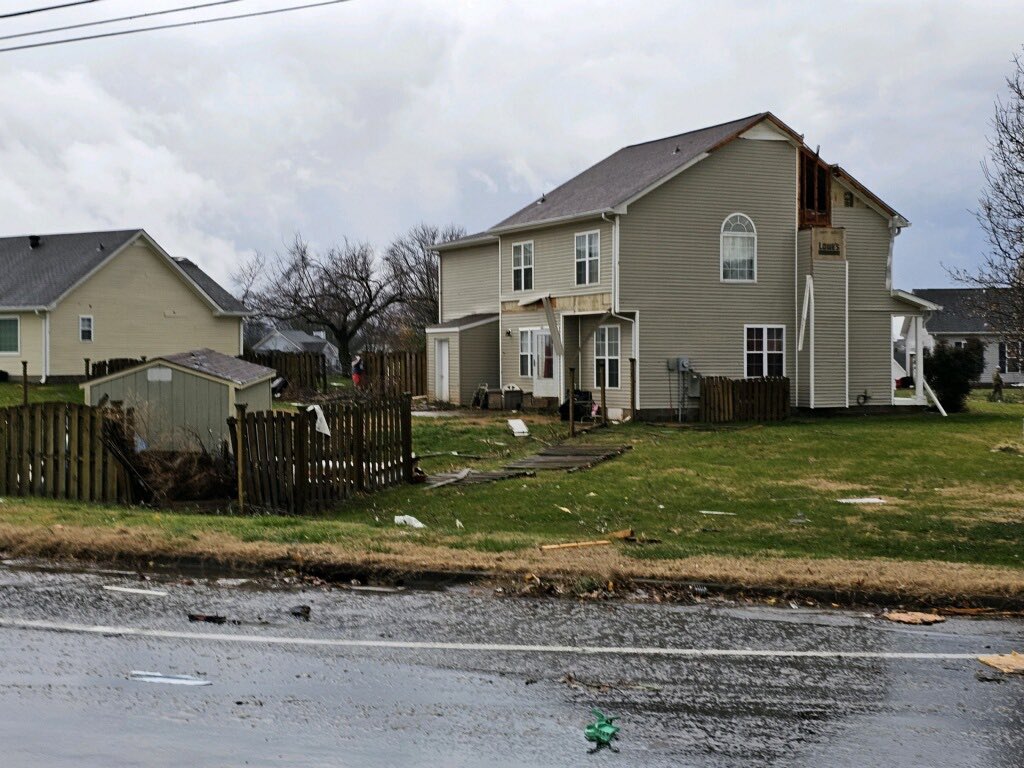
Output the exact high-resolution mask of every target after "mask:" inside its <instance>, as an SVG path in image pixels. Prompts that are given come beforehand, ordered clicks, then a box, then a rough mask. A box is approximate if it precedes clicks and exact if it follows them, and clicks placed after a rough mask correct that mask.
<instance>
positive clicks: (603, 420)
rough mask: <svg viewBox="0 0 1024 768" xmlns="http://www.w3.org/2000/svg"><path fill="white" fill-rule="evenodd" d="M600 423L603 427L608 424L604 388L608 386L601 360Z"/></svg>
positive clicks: (603, 362) (603, 363)
mask: <svg viewBox="0 0 1024 768" xmlns="http://www.w3.org/2000/svg"><path fill="white" fill-rule="evenodd" d="M600 376H601V424H602V425H603V426H605V427H607V426H608V402H607V398H606V397H605V390H606V388H607V386H608V375H607V372H606V371H605V361H604V360H602V361H601V373H600Z"/></svg>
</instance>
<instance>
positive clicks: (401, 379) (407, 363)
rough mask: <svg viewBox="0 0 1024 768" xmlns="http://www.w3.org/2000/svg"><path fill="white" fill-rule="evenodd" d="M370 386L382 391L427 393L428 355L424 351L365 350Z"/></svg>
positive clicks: (416, 395)
mask: <svg viewBox="0 0 1024 768" xmlns="http://www.w3.org/2000/svg"><path fill="white" fill-rule="evenodd" d="M362 358H363V363H364V364H365V365H366V376H367V380H368V382H369V386H370V387H372V388H374V389H377V388H379V389H380V391H382V392H392V393H399V392H408V393H409V394H411V395H412V396H413V397H419V396H420V395H425V394H427V356H426V354H425V353H423V352H364V353H363V354H362Z"/></svg>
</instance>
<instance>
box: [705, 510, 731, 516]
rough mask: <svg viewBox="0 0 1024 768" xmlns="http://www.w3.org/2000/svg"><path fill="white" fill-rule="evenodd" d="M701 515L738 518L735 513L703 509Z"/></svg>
mask: <svg viewBox="0 0 1024 768" xmlns="http://www.w3.org/2000/svg"><path fill="white" fill-rule="evenodd" d="M700 513H701V514H702V515H722V516H727V517H736V513H735V512H718V511H717V510H714V509H702V510H700Z"/></svg>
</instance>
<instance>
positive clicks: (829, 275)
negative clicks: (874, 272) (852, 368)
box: [814, 261, 889, 408]
mask: <svg viewBox="0 0 1024 768" xmlns="http://www.w3.org/2000/svg"><path fill="white" fill-rule="evenodd" d="M846 266H847V265H846V263H845V262H842V261H827V262H826V261H817V262H815V263H814V407H815V408H845V407H846V405H847V401H846ZM884 373H885V376H886V378H888V376H889V367H888V366H886V368H885V371H884Z"/></svg>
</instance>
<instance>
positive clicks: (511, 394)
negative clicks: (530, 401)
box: [501, 389, 523, 411]
mask: <svg viewBox="0 0 1024 768" xmlns="http://www.w3.org/2000/svg"><path fill="white" fill-rule="evenodd" d="M501 398H502V405H503V406H504V408H505V410H506V411H521V410H523V390H521V389H506V390H505V391H504V392H502V395H501Z"/></svg>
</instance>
